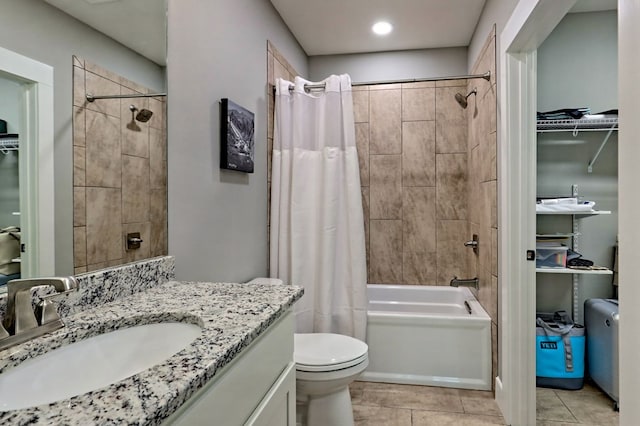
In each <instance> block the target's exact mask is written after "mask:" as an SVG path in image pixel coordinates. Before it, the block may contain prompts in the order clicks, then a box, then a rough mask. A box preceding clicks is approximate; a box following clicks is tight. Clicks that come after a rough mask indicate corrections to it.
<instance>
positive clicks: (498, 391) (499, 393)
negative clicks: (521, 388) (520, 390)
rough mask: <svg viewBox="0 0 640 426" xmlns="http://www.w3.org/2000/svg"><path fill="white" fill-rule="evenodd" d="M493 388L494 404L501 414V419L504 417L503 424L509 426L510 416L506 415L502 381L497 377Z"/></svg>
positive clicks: (505, 400) (505, 398)
mask: <svg viewBox="0 0 640 426" xmlns="http://www.w3.org/2000/svg"><path fill="white" fill-rule="evenodd" d="M495 386H496V387H495V395H496V396H495V398H496V404H498V408H499V409H500V412H501V413H502V417H504V421H505V423H506V424H508V425H509V424H511V423H510V422H509V420H510V416H509V415H508V407H507V404H508V403H507V396H506V394H505V392H504V388H503V387H502V380H500V377H499V376H496V382H495Z"/></svg>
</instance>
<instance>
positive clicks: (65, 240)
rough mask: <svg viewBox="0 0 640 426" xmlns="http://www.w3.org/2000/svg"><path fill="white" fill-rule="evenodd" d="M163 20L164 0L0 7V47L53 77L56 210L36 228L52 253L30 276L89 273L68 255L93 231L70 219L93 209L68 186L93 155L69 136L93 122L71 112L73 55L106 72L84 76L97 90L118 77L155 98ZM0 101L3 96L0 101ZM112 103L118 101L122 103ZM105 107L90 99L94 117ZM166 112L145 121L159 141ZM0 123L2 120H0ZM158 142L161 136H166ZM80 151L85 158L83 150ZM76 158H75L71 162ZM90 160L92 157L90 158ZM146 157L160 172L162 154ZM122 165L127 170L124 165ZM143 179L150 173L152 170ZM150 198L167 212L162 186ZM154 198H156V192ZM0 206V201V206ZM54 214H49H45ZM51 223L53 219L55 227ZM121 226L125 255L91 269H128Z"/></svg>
mask: <svg viewBox="0 0 640 426" xmlns="http://www.w3.org/2000/svg"><path fill="white" fill-rule="evenodd" d="M165 21H166V2H164V1H158V0H136V1H134V2H132V1H118V2H109V1H99V2H98V1H92V2H88V1H87V2H69V1H64V0H45V2H40V1H26V2H12V3H11V6H10V7H7V8H5V10H4V11H3V13H2V14H1V15H0V40H1V41H0V47H1V48H4V49H7V50H8V51H11V52H14V53H16V54H20V55H23V56H25V57H28V58H31V59H33V60H35V61H37V62H39V63H42V64H44V65H45V66H47V67H50V69H51V70H52V72H53V76H54V77H53V81H52V82H51V88H52V95H51V99H50V101H51V103H52V112H53V113H52V112H49V113H47V116H48V117H51V118H52V121H53V123H51V127H52V130H49V131H48V133H47V135H48V136H49V137H50V138H51V140H52V141H55V143H54V146H53V147H51V149H49V150H48V151H47V153H46V156H47V158H48V159H50V160H51V161H52V163H53V167H52V173H54V175H53V176H52V177H51V178H50V181H51V182H52V189H51V191H49V193H50V195H51V197H52V198H55V202H52V205H53V206H54V207H51V208H49V210H48V213H47V215H46V216H48V217H50V218H51V224H50V225H49V224H47V223H46V220H45V221H44V222H43V221H41V222H40V227H41V228H47V229H49V230H50V231H51V236H50V237H49V238H48V240H49V241H50V242H51V244H52V247H51V248H50V249H48V250H43V251H41V256H40V257H41V259H40V260H41V261H47V262H49V263H50V268H49V269H48V270H46V271H43V272H37V273H36V274H38V275H42V274H43V273H46V274H47V275H50V274H56V275H71V274H74V273H81V272H84V270H88V268H77V267H76V266H75V257H76V256H74V254H75V253H74V251H78V248H77V244H75V243H76V242H78V241H80V240H82V235H81V234H82V228H84V232H85V235H88V234H91V233H92V232H93V227H92V226H91V224H88V223H86V219H85V222H84V223H83V222H82V220H81V219H80V222H78V221H77V220H76V219H79V217H80V216H82V215H81V214H79V212H82V211H85V212H86V209H90V208H95V207H96V206H95V205H94V204H92V203H93V202H94V201H95V199H94V198H92V197H91V196H90V197H87V196H86V195H87V194H86V192H87V191H86V190H85V191H84V192H85V196H84V197H82V196H80V197H76V195H77V194H78V193H79V192H81V191H79V190H78V189H77V188H78V186H77V185H76V189H74V184H77V183H78V182H77V181H76V180H77V179H78V175H79V173H78V172H79V171H81V170H85V169H86V167H88V166H91V165H90V164H88V163H86V154H87V152H89V151H91V149H90V148H88V147H87V146H86V145H85V144H86V134H85V140H83V139H82V138H79V139H78V138H75V137H74V136H75V135H78V134H80V133H81V130H85V131H86V130H87V129H89V130H91V129H90V127H91V126H92V125H93V124H95V123H94V122H91V121H86V117H85V116H83V115H82V114H76V113H78V111H79V110H80V109H82V107H77V106H72V105H74V104H77V99H74V98H73V97H72V96H73V93H74V90H73V89H74V86H73V84H74V81H76V82H77V81H80V79H77V78H75V79H74V70H76V69H77V68H80V67H79V65H81V62H78V61H76V62H74V61H73V57H74V56H77V57H78V58H81V60H82V61H89V62H91V63H92V64H95V65H97V66H99V67H101V68H102V69H103V70H105V71H109V73H108V75H106V76H101V77H106V78H105V79H104V80H101V79H95V78H93V77H94V76H96V75H98V74H97V73H96V72H95V71H96V70H97V69H95V68H94V69H91V70H85V71H86V72H87V75H88V76H89V78H90V79H92V84H94V83H97V91H103V92H107V91H109V90H110V89H111V88H113V86H111V87H108V86H110V84H108V83H114V82H115V81H117V82H118V83H120V78H121V77H122V78H123V79H124V80H123V81H125V80H126V81H127V82H133V83H136V84H137V85H138V86H136V87H134V88H132V89H133V90H134V91H135V90H137V89H139V88H141V87H144V88H149V89H153V91H154V92H164V91H165V65H166V22H165ZM76 71H77V70H76ZM76 75H77V73H76ZM102 83H107V84H106V86H105V85H101V84H102ZM125 86H127V87H129V86H131V84H126V85H125ZM94 87H95V86H94ZM118 94H120V88H118ZM3 99H6V98H5V97H3ZM125 101H126V100H125ZM125 101H123V102H125ZM150 101H151V100H147V103H144V104H142V105H140V106H141V107H136V108H138V109H139V110H142V109H147V110H152V111H153V109H152V108H150V107H149V106H148V105H149V102H150ZM116 102H118V103H119V102H120V101H116ZM132 104H133V103H132ZM106 105H108V104H107V103H101V104H98V102H97V101H96V104H95V108H94V111H93V112H96V113H103V114H106V115H109V114H108V113H109V110H108V109H107V108H109V107H108V106H106ZM125 108H127V109H126V110H125V111H124V114H122V116H123V117H125V116H126V118H127V120H129V121H131V120H130V119H131V111H130V110H129V109H128V108H129V104H126V105H125ZM164 110H165V108H164V106H163V107H162V108H160V109H158V108H156V111H154V113H155V114H154V115H155V117H153V118H151V119H150V120H148V121H149V122H150V121H151V120H154V119H156V124H155V125H154V127H155V128H156V133H159V132H160V133H162V135H166V132H164V131H160V130H161V129H163V128H164V123H163V124H162V126H160V125H159V124H158V120H157V119H161V118H162V116H163V115H164ZM118 114H120V110H118ZM9 115H11V114H9ZM1 118H3V117H1V116H0V119H1ZM134 118H135V117H134ZM17 119H19V117H18V118H15V117H11V118H10V120H11V125H10V126H9V127H11V128H12V129H16V126H17V125H16V120H17ZM112 122H114V120H112ZM136 123H140V121H136ZM125 125H126V123H125ZM0 130H1V129H0ZM12 131H13V130H12ZM164 137H165V138H166V136H164ZM83 150H84V152H82V151H83ZM94 151H95V150H94ZM152 151H153V150H152ZM74 154H77V156H75V157H76V161H75V162H74ZM83 154H84V155H83ZM89 154H91V153H90V152H89ZM121 154H123V155H128V156H129V157H135V155H134V154H135V153H132V152H130V151H122V152H121ZM0 155H2V154H0ZM149 155H151V154H150V153H149V152H147V154H146V156H147V157H148V156H149ZM152 155H155V156H156V157H157V156H163V158H164V159H165V163H164V164H165V169H166V149H164V150H162V149H160V150H158V149H156V150H155V151H153V154H152ZM143 156H144V155H143ZM79 158H80V159H84V161H78V159H79ZM14 160H15V159H14ZM124 160H125V159H123V161H124ZM126 160H127V161H128V160H131V158H126ZM134 160H135V159H134ZM5 163H6V161H5ZM82 163H84V165H82ZM127 165H128V166H131V164H129V163H127ZM134 166H135V165H134ZM25 170H26V169H25ZM149 173H151V170H150V171H149ZM14 175H15V174H14ZM35 176H36V174H27V177H30V178H33V177H35ZM14 178H15V176H14ZM149 179H152V177H149ZM14 180H17V179H14ZM21 181H22V180H21ZM120 185H122V183H120ZM105 186H106V185H105ZM15 190H16V191H17V190H18V189H17V188H16V189H15ZM156 192H157V193H158V192H159V193H162V194H164V195H163V196H162V197H159V198H158V197H156V199H162V201H161V202H159V203H158V202H156V203H155V204H156V205H157V204H160V205H159V206H155V207H156V213H157V212H158V211H160V212H162V211H163V210H164V209H165V208H166V183H165V185H164V192H163V191H162V190H161V189H158V190H157V191H156ZM155 195H156V196H157V195H158V194H155ZM121 197H122V195H121ZM149 197H150V196H149ZM1 202H2V200H0V203H1ZM121 202H122V203H127V202H131V203H134V202H135V200H129V201H127V200H121ZM20 203H21V205H20V210H17V209H15V208H13V207H10V206H7V208H8V210H7V211H8V214H9V215H11V214H12V213H13V212H16V213H17V212H18V211H20V213H21V214H22V215H24V214H25V213H24V212H25V210H27V209H28V203H27V200H22V199H21V200H20ZM14 204H15V203H14ZM143 205H146V208H147V209H152V208H154V206H151V205H150V202H147V203H143ZM52 211H53V213H54V214H51V212H52ZM41 216H44V215H41ZM53 218H55V222H54V219H53ZM40 219H42V217H40ZM123 219H124V220H126V221H123V222H122V223H123V224H124V225H127V226H128V225H129V224H131V223H133V221H136V220H138V219H139V218H136V217H126V218H125V217H124V216H123ZM149 222H151V220H149ZM140 223H141V221H140ZM7 225H10V223H7ZM124 225H122V229H121V230H120V233H119V235H118V241H117V243H118V246H119V248H122V252H123V255H122V256H120V257H119V258H118V259H115V258H112V259H106V260H105V262H96V264H94V265H93V267H94V269H98V267H104V266H113V265H115V264H117V263H116V262H117V261H118V260H120V261H121V263H126V261H129V259H131V260H133V259H136V258H137V256H138V255H136V256H131V257H130V258H129V259H127V258H126V256H125V253H126V252H125V250H124V242H125V240H124V238H125V237H124V232H125V231H126V230H127V229H125V228H126V226H124ZM0 227H4V225H0ZM23 231H25V230H23ZM76 231H80V232H76ZM26 234H28V231H27V232H26V233H25V232H23V238H26V237H25V235H26ZM161 234H162V235H161V236H159V237H158V238H164V239H165V241H166V229H165V230H164V231H163V232H162V233H161ZM149 244H151V241H149ZM85 245H86V243H85ZM114 246H115V243H114ZM143 246H144V243H143ZM111 257H115V256H111ZM87 266H88V265H87ZM25 276H26V275H25ZM1 289H2V286H0V292H1V291H2V290H1Z"/></svg>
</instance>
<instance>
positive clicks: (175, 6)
mask: <svg viewBox="0 0 640 426" xmlns="http://www.w3.org/2000/svg"><path fill="white" fill-rule="evenodd" d="M267 40H271V41H272V42H273V43H274V45H275V46H276V47H277V48H278V50H279V51H280V52H281V53H282V54H283V55H284V56H285V57H286V58H287V59H288V60H289V62H290V63H291V64H292V65H293V66H294V67H295V68H296V69H297V70H298V72H300V73H302V74H303V75H306V74H307V57H306V55H305V54H304V52H303V50H302V49H301V48H300V46H299V45H298V43H297V42H296V40H295V39H294V37H293V36H292V35H291V34H290V33H289V31H288V29H287V27H286V26H285V25H284V23H283V22H282V20H281V19H280V16H279V15H278V14H277V13H276V11H275V9H273V7H272V6H271V3H269V2H268V1H264V0H209V1H198V0H169V18H168V67H167V69H168V79H167V80H168V82H169V83H168V94H169V105H168V108H169V114H168V120H169V122H168V132H169V134H168V135H169V137H168V140H169V147H168V159H169V254H171V255H174V256H176V274H177V278H178V279H181V280H207V281H236V282H237V281H244V280H248V279H249V278H252V277H255V276H263V275H264V274H266V272H267V253H268V250H267V220H266V218H267V147H266V140H267V136H266V132H267V123H266V118H267V98H266V91H267ZM225 97H227V98H230V99H231V100H233V101H234V102H236V103H238V104H240V105H242V106H243V107H245V108H247V109H248V110H250V111H252V112H254V114H255V129H256V131H255V167H254V170H255V172H254V173H253V174H245V173H241V172H234V171H228V170H221V169H220V168H219V158H220V157H219V150H220V138H219V131H220V130H219V125H220V123H219V101H220V99H221V98H225Z"/></svg>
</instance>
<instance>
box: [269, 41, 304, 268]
mask: <svg viewBox="0 0 640 426" xmlns="http://www.w3.org/2000/svg"><path fill="white" fill-rule="evenodd" d="M297 75H300V74H298V72H297V71H296V70H295V68H293V66H292V65H291V64H290V63H289V61H287V59H286V58H285V57H284V56H283V55H282V54H281V53H280V52H279V51H278V49H276V47H275V46H274V45H273V44H272V43H271V42H270V41H267V99H268V102H269V107H268V111H267V114H268V116H267V191H268V192H267V194H268V196H267V247H269V241H270V235H271V234H270V229H271V152H272V151H273V123H274V105H275V93H274V88H275V84H276V79H278V78H283V79H285V80H288V81H293V79H294V78H295V77H296V76H297ZM268 256H269V250H267V257H268ZM267 265H269V259H267Z"/></svg>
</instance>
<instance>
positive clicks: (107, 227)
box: [73, 57, 167, 273]
mask: <svg viewBox="0 0 640 426" xmlns="http://www.w3.org/2000/svg"><path fill="white" fill-rule="evenodd" d="M73 65H74V66H73V108H74V114H73V207H74V209H73V240H74V267H75V272H76V273H82V272H87V271H92V270H96V269H100V268H103V267H107V266H113V265H118V264H122V263H127V262H131V261H134V260H140V259H146V258H149V257H154V256H159V255H166V254H167V139H166V132H165V122H166V120H165V116H166V108H165V99H164V98H131V99H104V100H96V101H95V102H93V103H89V102H87V101H86V100H85V94H86V93H91V94H94V95H119V94H133V93H152V92H151V91H150V90H149V89H147V88H145V87H142V86H141V85H139V84H136V83H134V82H132V81H129V80H127V79H125V78H124V77H121V76H119V75H117V74H115V73H113V72H111V71H108V70H106V69H104V68H102V67H100V66H98V65H95V64H92V63H90V62H89V61H85V60H84V59H81V58H78V57H74V58H73ZM129 105H135V106H136V107H137V108H138V109H143V108H146V109H149V110H151V111H152V112H153V116H152V117H151V119H150V120H149V121H147V122H146V123H140V122H138V121H135V122H134V121H133V120H132V113H131V111H130V110H129ZM131 232H140V235H141V238H142V240H143V243H142V246H141V248H139V249H137V250H132V251H126V250H125V236H126V234H127V233H131Z"/></svg>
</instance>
